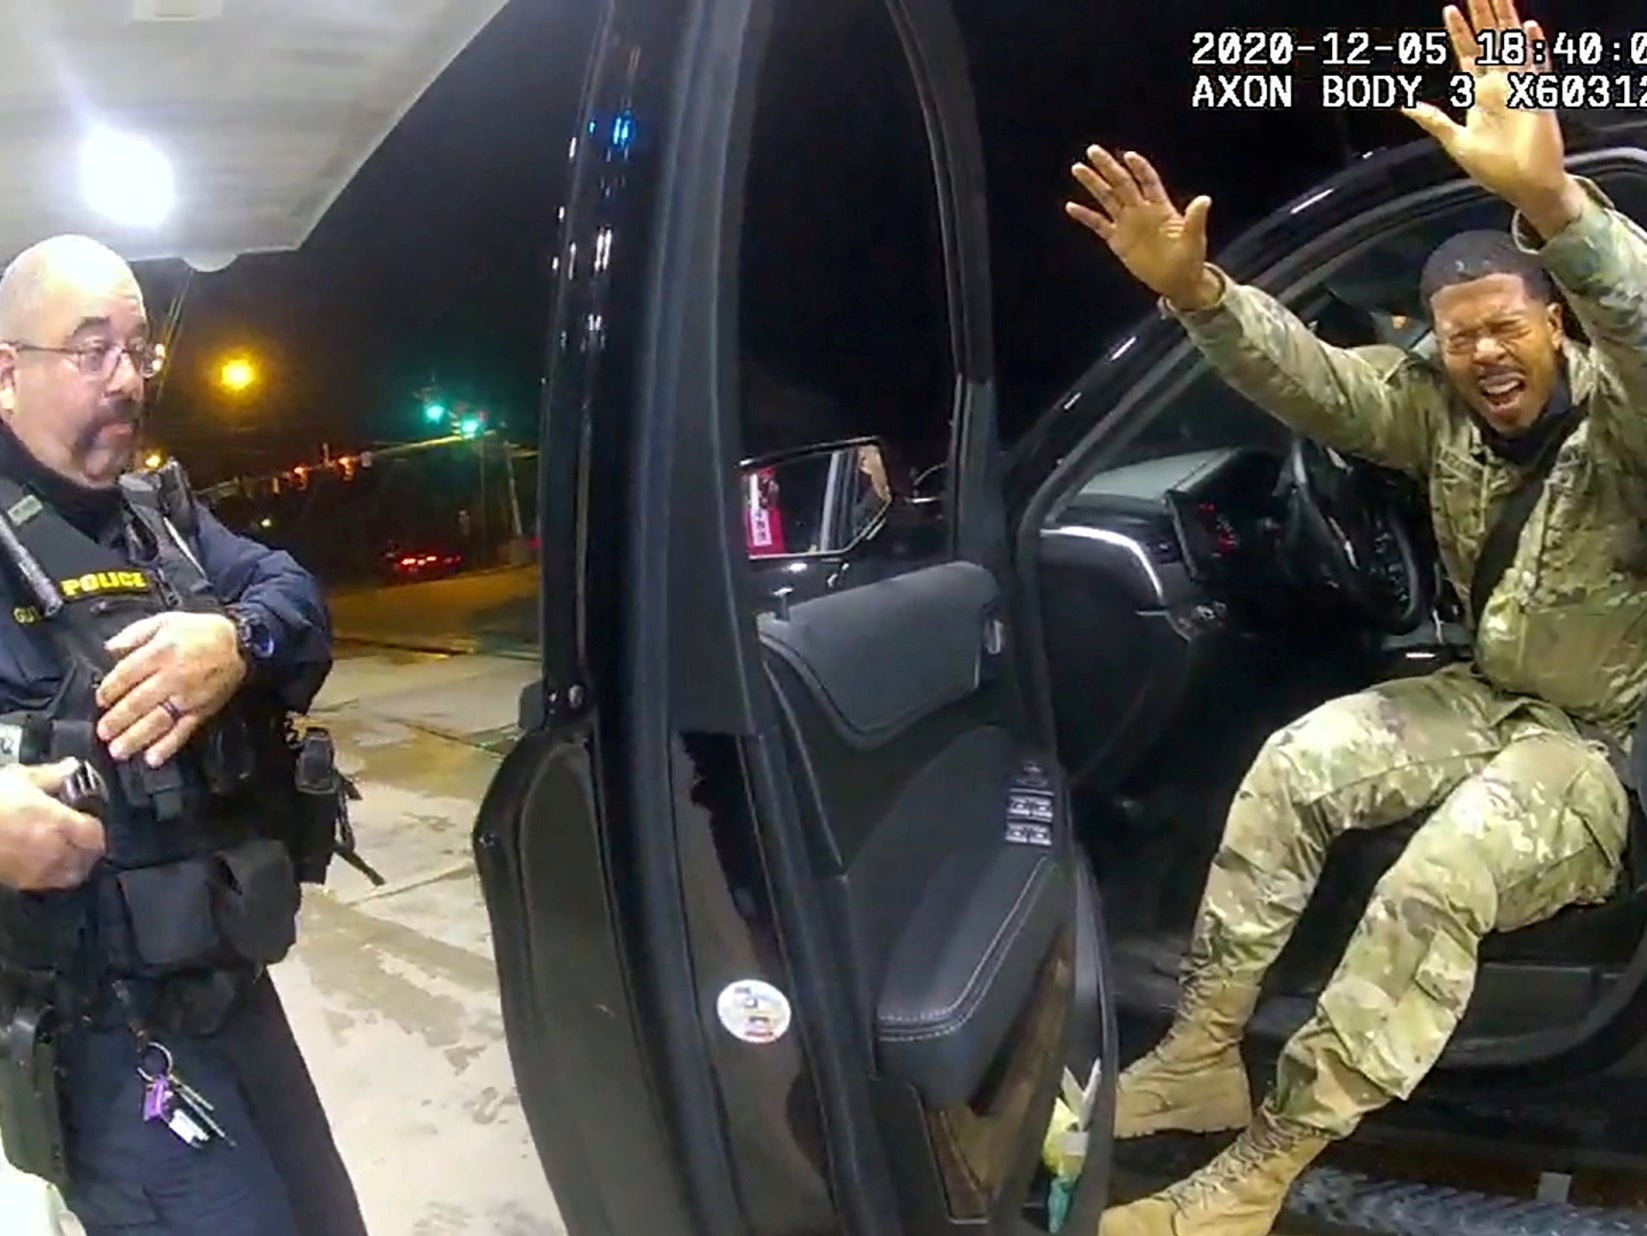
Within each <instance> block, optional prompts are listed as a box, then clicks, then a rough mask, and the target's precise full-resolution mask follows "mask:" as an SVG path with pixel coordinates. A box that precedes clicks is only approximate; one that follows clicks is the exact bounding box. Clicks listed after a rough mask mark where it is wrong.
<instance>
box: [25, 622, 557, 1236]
mask: <svg viewBox="0 0 1647 1236" xmlns="http://www.w3.org/2000/svg"><path fill="white" fill-rule="evenodd" d="M531 677H532V666H531V665H530V663H528V662H525V661H522V660H518V659H509V658H498V657H484V656H469V657H441V656H428V655H417V654H404V653H401V654H396V653H384V652H378V653H372V654H367V655H362V656H355V657H350V658H347V659H345V660H342V661H340V662H339V664H338V666H337V669H336V670H335V671H334V673H333V675H332V678H331V681H330V682H329V683H328V685H327V687H326V690H325V691H324V692H323V693H322V696H321V699H320V700H319V702H318V705H317V708H316V709H315V716H316V718H317V719H320V720H323V721H324V722H325V723H326V724H329V725H330V726H331V727H332V728H333V731H334V733H335V734H336V735H337V737H338V740H339V748H340V751H341V753H342V757H343V760H344V762H345V767H346V771H348V772H349V773H350V775H352V776H354V777H356V778H357V781H358V784H359V786H360V789H361V792H362V794H363V798H362V801H361V802H359V803H357V804H355V810H354V815H353V818H354V822H355V826H356V832H357V834H358V837H359V845H360V851H361V853H362V855H363V856H365V857H366V858H367V860H368V861H370V862H371V863H372V864H373V865H374V866H376V867H377V868H378V870H379V871H380V872H382V874H383V875H384V876H385V877H386V878H387V880H388V884H387V885H386V886H385V887H384V888H381V889H374V888H373V887H372V885H371V884H370V882H369V881H367V880H366V878H365V877H364V876H361V875H360V874H359V873H357V872H355V871H354V870H353V869H351V868H348V867H346V866H343V865H341V864H337V865H335V866H334V868H333V876H332V881H331V884H330V885H329V886H328V887H327V888H326V889H324V890H312V891H310V892H309V893H308V894H306V897H305V906H304V911H303V923H302V932H301V936H300V942H299V944H298V947H297V948H296V950H294V952H293V954H292V956H291V957H289V958H288V959H287V960H286V961H285V962H284V963H282V964H281V965H280V966H279V967H277V969H276V971H275V981H276V984H277V986H278V987H279V989H280V992H281V995H282V997H283V998H284V1000H285V1002H286V1007H287V1011H288V1013H289V1015H290V1016H291V1019H292V1023H293V1026H294V1028H295V1030H296V1032H297V1036H298V1039H299V1041H300V1042H301V1043H302V1046H303V1049H304V1053H305V1055H306V1056H307V1058H308V1061H309V1065H310V1068H311V1070H312V1071H313V1073H314V1076H315V1082H316V1084H317V1086H318V1087H319V1090H320V1093H321V1096H322V1098H323V1099H324V1100H325V1102H326V1105H327V1108H328V1110H329V1112H330V1113H331V1117H332V1123H333V1126H334V1128H335V1129H336V1131H337V1136H338V1141H339V1143H340V1144H341V1146H342V1149H343V1155H344V1158H345V1159H346V1160H347V1161H348V1164H349V1167H350V1170H351V1171H352V1173H353V1175H354V1179H355V1184H356V1187H357V1188H358V1190H359V1192H360V1196H361V1202H362V1205H363V1207H364V1208H365V1212H366V1219H367V1224H368V1228H369V1230H370V1231H371V1232H372V1233H373V1236H561V1234H562V1233H563V1232H564V1229H563V1227H562V1226H561V1222H560V1216H559V1212H558V1211H557V1210H556V1208H555V1202H554V1198H553V1196H552V1195H551V1193H550V1191H549V1187H548V1185H547V1184H546V1182H545V1181H544V1178H543V1174H542V1170H541V1168H540V1166H539V1164H538V1160H537V1156H536V1153H535V1152H534V1151H533V1149H532V1143H531V1138H530V1137H529V1135H528V1133H527V1130H526V1125H525V1121H524V1118H523V1116H522V1114H521V1110H520V1105H519V1102H518V1100H517V1098H516V1096H515V1091H514V1084H513V1079H512V1077H511V1075H510V1070H509V1062H508V1056H507V1053H506V1051H505V1047H504V1042H503V1023H502V1016H501V1013H500V1011H499V1008H498V997H497V978H496V971H495V969H494V966H493V961H492V954H491V939H490V931H489V928H488V924H487V921H486V913H485V909H484V906H483V904H482V901H481V896H480V887H479V882H478V880H477V878H476V875H475V870H474V863H473V861H472V859H471V858H470V855H469V833H470V830H471V828H472V827H473V825H474V820H475V813H476V810H477V808H478V805H479V801H480V797H481V795H482V794H483V792H484V791H485V789H486V786H487V785H488V783H489V782H490V780H491V776H492V772H493V769H494V768H495V767H496V765H497V762H498V759H499V758H500V755H499V753H500V751H501V750H502V749H504V748H505V747H506V746H507V744H508V741H509V737H510V723H511V720H512V718H513V716H514V713H515V707H516V700H517V697H518V695H519V692H520V688H521V687H522V686H524V685H525V684H526V682H528V681H529V680H530V678H531ZM133 1118H134V1119H135V1118H136V1114H135V1113H134V1114H133ZM49 1202H50V1198H49V1194H48V1191H46V1190H45V1189H43V1188H42V1187H40V1186H39V1185H38V1184H37V1183H35V1182H33V1181H29V1180H20V1179H19V1178H18V1177H16V1175H15V1174H11V1175H10V1177H9V1179H7V1178H6V1177H3V1176H0V1214H3V1215H4V1216H5V1222H4V1223H3V1224H0V1227H3V1229H4V1231H5V1232H6V1233H7V1234H8V1236H11V1234H13V1233H16V1236H57V1233H58V1232H59V1231H61V1232H73V1231H75V1230H77V1225H75V1224H73V1222H72V1220H68V1221H65V1222H62V1223H61V1224H59V1222H57V1221H56V1220H55V1219H54V1218H53V1217H52V1216H51V1215H50V1213H49V1210H48V1207H49Z"/></svg>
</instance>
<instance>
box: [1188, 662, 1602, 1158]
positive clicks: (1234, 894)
mask: <svg viewBox="0 0 1647 1236" xmlns="http://www.w3.org/2000/svg"><path fill="white" fill-rule="evenodd" d="M1628 810H1629V807H1628V799H1627V792H1626V790H1625V789H1624V787H1623V785H1622V784H1621V783H1620V781H1619V779H1618V777H1617V775H1616V774H1615V773H1614V772H1613V770H1612V767H1611V766H1610V764H1609V763H1608V759H1607V755H1606V753H1605V751H1604V749H1602V748H1601V746H1600V745H1599V744H1595V743H1589V742H1586V741H1584V740H1583V739H1582V738H1580V737H1579V736H1578V735H1577V733H1576V732H1575V730H1574V729H1573V727H1572V724H1571V722H1570V721H1568V719H1567V718H1566V717H1565V716H1564V715H1563V714H1562V713H1560V712H1559V711H1558V710H1556V709H1554V708H1552V707H1550V706H1548V705H1546V704H1543V703H1541V702H1539V701H1533V700H1527V699H1524V698H1512V697H1508V696H1505V695H1502V694H1500V693H1499V692H1497V691H1495V690H1494V689H1493V688H1492V687H1491V686H1490V685H1488V684H1487V683H1485V682H1483V681H1481V680H1480V679H1479V678H1476V677H1475V676H1473V675H1472V674H1471V673H1470V672H1469V671H1468V669H1467V668H1465V667H1462V666H1460V667H1449V668H1448V669H1445V670H1443V671H1441V672H1440V673H1437V674H1433V675H1430V676H1427V677H1422V678H1406V679H1399V680H1397V681H1394V682H1389V683H1385V684H1382V685H1380V686H1377V687H1375V688H1373V689H1372V690H1369V691H1364V692H1360V693H1358V694H1355V695H1350V696H1346V697H1344V698H1342V699H1337V700H1333V701H1331V702H1329V703H1327V704H1324V705H1322V706H1321V707H1319V708H1317V709H1315V710H1314V711H1313V712H1310V713H1308V714H1306V715H1305V716H1304V717H1303V718H1301V719H1300V720H1299V721H1297V722H1295V723H1293V724H1292V725H1289V726H1287V727H1285V728H1284V729H1282V730H1280V731H1279V732H1277V733H1276V734H1275V735H1273V736H1272V737H1271V738H1270V740H1269V741H1268V742H1267V743H1266V744H1265V746H1264V748H1263V751H1262V752H1261V753H1260V755H1259V757H1258V759H1257V760H1256V761H1255V762H1254V764H1253V766H1252V768H1251V770H1250V771H1249V772H1248V773H1247V776H1246V778H1245V780H1244V781H1243V782H1242V784H1241V787H1240V789H1239V790H1238V791H1237V793H1236V796H1235V801H1234V803H1233V804H1232V806H1231V808H1230V814H1229V820H1228V823H1227V824H1226V826H1225V830H1224V838H1223V842H1222V844H1221V845H1220V847H1219V851H1218V855H1217V857H1216V858H1215V859H1214V861H1213V867H1212V872H1211V874H1210V875H1209V877H1208V880H1207V886H1206V891H1205V893H1204V894H1203V897H1202V902H1201V910H1200V914H1199V917H1198V920H1197V924H1196V930H1195V936H1194V940H1193V943H1192V945H1191V949H1190V957H1189V960H1188V964H1187V967H1186V987H1185V991H1186V1007H1185V1010H1184V1012H1185V1013H1186V1014H1188V1015H1190V1016H1193V1015H1194V1014H1193V1007H1194V1005H1195V1004H1196V1002H1197V1001H1196V993H1197V991H1198V990H1199V991H1202V992H1206V993H1208V994H1210V993H1211V992H1212V991H1213V990H1218V989H1221V990H1223V991H1225V992H1229V991H1231V989H1232V988H1234V989H1237V990H1241V991H1252V990H1256V987H1257V985H1258V983H1259V981H1260V979H1261V978H1262V977H1263V974H1264V972H1265V970H1266V969H1267V968H1268V967H1269V965H1270V964H1271V963H1272V962H1273V961H1274V960H1275V958H1276V956H1277V955H1278V954H1279V953H1280V951H1281V948H1282V946H1283V945H1284V944H1285V943H1286V942H1287V939H1288V937H1289V936H1290V935H1291V933H1292V929H1293V927H1294V926H1295V925H1296V923H1297V922H1298V918H1299V915H1300V914H1301V913H1302V912H1303V910H1304V907H1305V905H1306V903H1307V902H1308V901H1309V898H1310V895H1311V893H1312V892H1313V891H1314V889H1315V885H1316V881H1317V880H1318V879H1319V878H1320V875H1321V869H1322V865H1323V863H1324V862H1325V860H1326V855H1327V848H1328V846H1329V845H1331V843H1332V841H1333V839H1334V838H1336V837H1338V836H1339V835H1340V834H1342V833H1344V832H1347V831H1349V830H1350V829H1357V828H1379V827H1385V826H1388V825H1392V824H1396V823H1398V822H1400V821H1402V820H1405V819H1407V818H1409V817H1411V816H1413V815H1415V814H1417V813H1420V812H1424V811H1428V812H1429V813H1430V814H1429V816H1428V819H1427V820H1426V821H1425V822H1424V824H1423V825H1422V826H1421V827H1420V828H1419V830H1418V831H1417V832H1416V833H1415V834H1414V836H1413V838H1412V841H1411V842H1410V843H1409V845H1408V846H1407V848H1406V851H1405V853H1404V854H1403V855H1402V856H1401V857H1400V858H1399V859H1398V860H1397V861H1396V863H1395V864H1394V865H1393V866H1392V867H1391V868H1390V869H1389V871H1388V872H1387V873H1386V874H1385V875H1384V877H1383V879H1382V880H1381V881H1380V882H1379V884H1378V886H1377V888H1376V890H1375V891H1374V893H1373V895H1372V898H1371V899H1370V901H1369V903H1368V906H1367V910H1366V913H1365V915H1364V916H1363V917H1362V919H1361V923H1360V925H1359V926H1358V927H1357V929H1356V931H1355V934H1354V936H1353V938H1352V939H1351V941H1350V944H1349V947H1348V949H1347V950H1346V951H1345V953H1344V957H1343V961H1342V962H1341V964H1340V965H1339V967H1338V970H1337V972H1336V973H1335V974H1334V975H1333V977H1332V980H1331V982H1330V983H1329V984H1328V986H1327V988H1326V990H1325V991H1324V992H1323V993H1322V995H1321V998H1320V1001H1319V1003H1318V1004H1317V1007H1316V1011H1315V1015H1314V1016H1313V1017H1312V1018H1311V1020H1310V1021H1309V1023H1308V1024H1307V1025H1305V1026H1304V1028H1303V1029H1302V1030H1300V1031H1299V1032H1298V1034H1297V1035H1295V1036H1294V1038H1293V1039H1292V1041H1291V1042H1290V1043H1288V1044H1287V1046H1286V1049H1285V1051H1284V1053H1283V1055H1282V1058H1281V1061H1280V1065H1279V1067H1278V1070H1277V1075H1276V1087H1275V1102H1276V1105H1277V1108H1278V1110H1279V1111H1280V1112H1281V1113H1282V1114H1284V1115H1286V1116H1289V1117H1291V1118H1292V1119H1294V1120H1296V1121H1298V1122H1299V1123H1302V1124H1306V1125H1309V1126H1312V1127H1313V1128H1316V1129H1318V1130H1319V1131H1321V1132H1322V1133H1325V1134H1327V1135H1329V1136H1344V1135H1346V1134H1348V1133H1349V1132H1350V1131H1351V1130H1352V1129H1353V1128H1355V1126H1356V1124H1357V1123H1358V1122H1359V1121H1360V1119H1361V1117H1362V1116H1364V1115H1365V1114H1366V1113H1368V1112H1370V1111H1373V1110H1375V1109H1377V1108H1379V1107H1382V1106H1383V1105H1384V1104H1386V1103H1387V1102H1389V1101H1390V1100H1391V1099H1393V1098H1402V1099H1405V1098H1407V1097H1409V1096H1410V1095H1411V1094H1412V1092H1413V1089H1414V1088H1415V1087H1416V1086H1417V1085H1418V1083H1419V1081H1420V1080H1421V1079H1422V1078H1423V1077H1424V1075H1425V1074H1426V1073H1427V1072H1429V1070H1430V1068H1431V1067H1432V1066H1433V1065H1434V1064H1435V1062H1436V1059H1437V1058H1438V1057H1439V1056H1440V1054H1441V1051H1442V1048H1443V1047H1445V1046H1446V1044H1447V1040H1448V1039H1449V1038H1450V1037H1451V1036H1452V1033H1453V1031H1454V1029H1455V1028H1456V1027H1457V1025H1458V1021H1459V1018H1460V1017H1461V1016H1462V1015H1463V1013H1464V1009H1465V1006H1466V1005H1467V1004H1468V1003H1469V999H1470V995H1471V992H1472V991H1473V990H1474V985H1475V973H1476V955H1477V947H1478V945H1479V943H1480V941H1481V938H1482V937H1483V936H1484V935H1486V934H1487V933H1488V932H1491V931H1508V930H1513V929H1515V928H1518V927H1524V926H1527V925H1529V924H1531V923H1535V922H1538V921H1539V920H1541V919H1545V918H1548V917H1549V916H1550V915H1552V914H1554V913H1556V912H1557V911H1558V910H1560V909H1562V908H1563V907H1565V906H1568V905H1573V904H1579V903H1587V902H1597V901H1602V900H1605V899H1606V897H1607V896H1608V894H1609V893H1610V892H1611V891H1612V889H1613V887H1614V885H1615V883H1616V881H1617V879H1618V873H1619V870H1620V860H1621V856H1622V852H1623V849H1624V843H1625V835H1626V829H1627V824H1628ZM1237 1003H1239V1001H1237Z"/></svg>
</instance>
